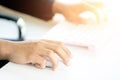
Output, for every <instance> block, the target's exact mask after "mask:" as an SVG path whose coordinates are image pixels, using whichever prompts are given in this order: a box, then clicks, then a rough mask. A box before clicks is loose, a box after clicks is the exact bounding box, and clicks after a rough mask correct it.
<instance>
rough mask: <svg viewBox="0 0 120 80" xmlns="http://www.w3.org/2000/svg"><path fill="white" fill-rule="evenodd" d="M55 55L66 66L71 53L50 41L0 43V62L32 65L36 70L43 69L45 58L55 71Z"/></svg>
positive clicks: (62, 45) (56, 63) (59, 43)
mask: <svg viewBox="0 0 120 80" xmlns="http://www.w3.org/2000/svg"><path fill="white" fill-rule="evenodd" d="M56 55H58V56H59V57H60V58H61V59H62V61H63V63H64V64H65V65H68V62H69V60H70V57H71V53H70V51H69V50H68V49H67V47H66V46H65V45H64V44H63V43H61V42H57V41H51V40H40V41H31V42H30V41H23V42H9V41H3V40H1V41H0V59H1V60H3V59H4V60H9V61H11V62H14V63H17V64H33V65H34V66H35V67H37V68H45V66H46V61H47V60H46V57H47V58H49V60H50V61H51V62H52V67H53V68H52V69H53V70H55V69H56V68H57V66H58V60H57V58H56Z"/></svg>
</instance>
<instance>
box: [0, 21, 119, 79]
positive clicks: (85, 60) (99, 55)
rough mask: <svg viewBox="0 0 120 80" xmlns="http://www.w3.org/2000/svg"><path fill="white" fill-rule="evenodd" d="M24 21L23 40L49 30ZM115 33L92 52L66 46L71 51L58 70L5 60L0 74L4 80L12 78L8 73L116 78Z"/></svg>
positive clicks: (19, 75)
mask: <svg viewBox="0 0 120 80" xmlns="http://www.w3.org/2000/svg"><path fill="white" fill-rule="evenodd" d="M31 22H32V21H31ZM27 23H29V24H27V26H29V27H27V28H28V35H27V39H33V38H34V39H39V38H40V37H41V36H40V35H38V34H41V35H43V34H44V33H46V32H47V31H48V30H49V29H50V28H45V27H37V26H40V25H41V24H40V25H36V23H35V24H32V23H30V22H27ZM33 26H34V27H33ZM116 26H118V25H116ZM118 27H119V26H118ZM31 30H32V31H31ZM36 30H37V31H36ZM30 31H31V32H30ZM41 32H43V33H41ZM119 33H120V31H119V28H118V29H116V33H115V34H114V36H113V37H112V38H111V40H110V41H109V42H108V44H106V45H105V46H104V47H103V48H102V49H101V50H98V51H95V52H93V53H89V52H88V51H85V50H81V49H79V48H74V47H69V49H70V50H71V52H72V54H74V55H73V59H72V60H71V65H70V66H69V67H65V66H64V65H63V64H62V63H60V64H59V67H58V69H57V70H56V71H52V70H51V69H49V68H46V69H42V70H41V69H36V68H35V67H33V66H30V65H19V64H14V63H11V62H9V63H8V64H7V65H5V66H4V67H3V68H2V69H1V70H0V73H1V74H2V76H1V77H5V76H6V78H9V79H7V80H10V79H11V80H14V79H12V78H11V76H12V77H15V78H17V80H120V37H119ZM31 35H32V36H31ZM8 75H9V76H8ZM1 77H0V78H1ZM21 78H22V79H21ZM2 80H3V79H2Z"/></svg>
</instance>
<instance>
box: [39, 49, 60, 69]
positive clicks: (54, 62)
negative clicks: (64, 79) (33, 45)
mask: <svg viewBox="0 0 120 80" xmlns="http://www.w3.org/2000/svg"><path fill="white" fill-rule="evenodd" d="M41 53H42V54H41ZM39 55H40V56H43V57H44V58H46V57H48V58H49V59H50V61H51V62H52V67H53V70H55V69H56V67H57V65H58V61H57V59H56V56H55V55H56V54H55V53H54V52H53V51H52V50H49V49H43V50H42V52H41V51H40V52H39ZM45 56H46V57H45ZM46 60H48V59H47V58H46Z"/></svg>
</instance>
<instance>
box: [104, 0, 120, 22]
mask: <svg viewBox="0 0 120 80" xmlns="http://www.w3.org/2000/svg"><path fill="white" fill-rule="evenodd" d="M104 4H105V7H106V12H107V13H108V18H109V21H110V22H118V21H119V18H120V11H119V7H120V2H119V0H106V1H104Z"/></svg>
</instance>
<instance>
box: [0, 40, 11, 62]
mask: <svg viewBox="0 0 120 80" xmlns="http://www.w3.org/2000/svg"><path fill="white" fill-rule="evenodd" d="M12 52H13V43H12V42H9V41H6V40H4V41H2V40H1V41H0V59H1V60H8V58H9V55H10V54H11V53H12Z"/></svg>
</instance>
